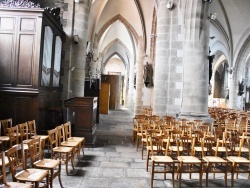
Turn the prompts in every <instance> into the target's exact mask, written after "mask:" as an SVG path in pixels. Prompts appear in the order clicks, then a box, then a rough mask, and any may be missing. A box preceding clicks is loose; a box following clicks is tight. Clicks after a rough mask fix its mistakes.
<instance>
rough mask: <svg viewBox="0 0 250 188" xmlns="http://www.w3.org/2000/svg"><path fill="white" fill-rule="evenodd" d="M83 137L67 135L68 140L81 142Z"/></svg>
mask: <svg viewBox="0 0 250 188" xmlns="http://www.w3.org/2000/svg"><path fill="white" fill-rule="evenodd" d="M84 140H85V139H84V138H81V137H69V138H68V141H77V142H83V141H84Z"/></svg>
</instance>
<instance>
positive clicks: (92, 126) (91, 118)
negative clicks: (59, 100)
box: [64, 97, 98, 145]
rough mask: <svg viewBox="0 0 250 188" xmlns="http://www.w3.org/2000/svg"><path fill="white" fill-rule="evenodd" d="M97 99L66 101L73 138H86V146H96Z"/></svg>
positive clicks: (86, 98)
mask: <svg viewBox="0 0 250 188" xmlns="http://www.w3.org/2000/svg"><path fill="white" fill-rule="evenodd" d="M97 100H98V98H97V97H74V98H71V99H68V100H65V103H64V104H65V107H66V108H68V117H69V121H70V122H71V123H72V136H77V137H85V145H94V143H95V139H96V136H95V130H96V117H97V116H96V113H97Z"/></svg>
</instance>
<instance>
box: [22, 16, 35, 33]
mask: <svg viewBox="0 0 250 188" xmlns="http://www.w3.org/2000/svg"><path fill="white" fill-rule="evenodd" d="M20 31H24V32H28V31H33V32H35V31H36V19H32V18H21V21H20Z"/></svg>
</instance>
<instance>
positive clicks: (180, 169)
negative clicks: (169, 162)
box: [179, 162, 183, 187]
mask: <svg viewBox="0 0 250 188" xmlns="http://www.w3.org/2000/svg"><path fill="white" fill-rule="evenodd" d="M182 167H183V163H182V162H180V164H179V187H181V175H182Z"/></svg>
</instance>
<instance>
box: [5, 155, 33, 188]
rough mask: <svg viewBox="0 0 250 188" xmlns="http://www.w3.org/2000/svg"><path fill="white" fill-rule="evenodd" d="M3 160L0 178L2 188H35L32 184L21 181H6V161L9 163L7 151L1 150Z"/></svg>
mask: <svg viewBox="0 0 250 188" xmlns="http://www.w3.org/2000/svg"><path fill="white" fill-rule="evenodd" d="M0 161H1V171H0V179H1V183H2V184H1V187H2V188H10V187H18V188H33V186H32V185H31V184H25V183H19V182H6V161H7V163H8V158H7V157H6V156H5V152H4V151H2V152H1V156H0Z"/></svg>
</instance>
